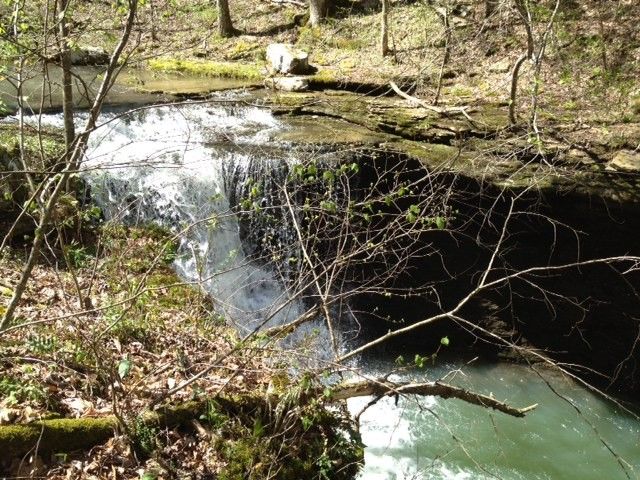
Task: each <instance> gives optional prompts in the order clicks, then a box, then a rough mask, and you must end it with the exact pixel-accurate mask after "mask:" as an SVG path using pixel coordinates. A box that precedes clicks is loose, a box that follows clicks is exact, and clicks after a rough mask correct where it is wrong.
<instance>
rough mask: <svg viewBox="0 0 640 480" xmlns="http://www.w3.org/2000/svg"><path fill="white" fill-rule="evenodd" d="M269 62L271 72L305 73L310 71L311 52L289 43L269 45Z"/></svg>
mask: <svg viewBox="0 0 640 480" xmlns="http://www.w3.org/2000/svg"><path fill="white" fill-rule="evenodd" d="M267 64H268V67H269V70H270V71H271V73H282V74H292V75H304V74H305V73H309V72H310V70H311V69H310V67H309V54H308V53H307V52H305V51H303V50H298V49H296V48H295V47H294V46H293V45H291V44H287V43H272V44H271V45H269V46H268V47H267Z"/></svg>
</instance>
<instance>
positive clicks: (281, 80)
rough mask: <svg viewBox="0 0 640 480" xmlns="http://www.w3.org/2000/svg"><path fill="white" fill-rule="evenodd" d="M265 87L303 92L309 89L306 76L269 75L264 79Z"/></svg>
mask: <svg viewBox="0 0 640 480" xmlns="http://www.w3.org/2000/svg"><path fill="white" fill-rule="evenodd" d="M264 84H265V86H266V87H267V88H271V89H273V90H282V91H284V92H303V91H305V90H308V89H309V80H308V79H307V78H306V77H271V78H267V79H265V81H264Z"/></svg>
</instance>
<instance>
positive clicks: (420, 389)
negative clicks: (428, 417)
mask: <svg viewBox="0 0 640 480" xmlns="http://www.w3.org/2000/svg"><path fill="white" fill-rule="evenodd" d="M369 395H373V396H378V397H383V396H394V395H433V396H436V397H441V398H457V399H459V400H463V401H465V402H467V403H471V404H473V405H478V406H480V407H485V408H492V409H494V410H498V411H499V412H502V413H506V414H507V415H511V416H512V417H524V416H525V415H526V414H527V413H528V412H530V411H532V410H534V409H535V408H536V407H537V406H538V404H537V403H536V404H533V405H529V406H528V407H524V408H516V407H512V406H511V405H509V404H507V403H505V402H501V401H499V400H496V399H495V398H493V397H489V396H487V395H483V394H481V393H476V392H472V391H470V390H466V389H464V388H460V387H455V386H453V385H449V384H447V383H441V382H424V383H395V382H389V381H388V380H384V379H378V380H362V381H359V382H354V383H346V384H340V385H338V386H337V387H336V388H334V390H333V391H332V395H331V398H332V399H333V400H346V399H348V398H353V397H365V396H369Z"/></svg>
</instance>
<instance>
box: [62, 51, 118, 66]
mask: <svg viewBox="0 0 640 480" xmlns="http://www.w3.org/2000/svg"><path fill="white" fill-rule="evenodd" d="M69 56H70V57H71V64H72V65H106V64H107V63H109V54H108V53H107V52H106V51H105V50H103V49H102V48H98V47H76V48H74V49H72V50H71V52H69Z"/></svg>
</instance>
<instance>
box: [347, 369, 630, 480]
mask: <svg viewBox="0 0 640 480" xmlns="http://www.w3.org/2000/svg"><path fill="white" fill-rule="evenodd" d="M385 367H387V368H390V367H391V365H385V364H379V365H376V366H374V371H375V370H379V371H380V372H382V371H384V368H385ZM453 368H454V367H451V366H449V367H437V368H435V369H433V368H432V369H428V370H426V373H423V374H419V375H415V374H412V375H411V376H410V377H406V376H405V379H407V378H412V379H415V380H425V379H429V380H435V379H437V378H439V377H441V376H442V375H444V374H446V373H447V372H449V371H451V370H452V369H453ZM541 373H542V372H541ZM542 374H543V376H544V377H545V380H547V381H548V382H549V383H550V384H551V385H552V386H553V389H555V390H556V392H557V393H558V394H559V395H562V396H563V397H565V399H566V400H565V399H563V398H561V397H559V396H558V395H557V394H555V393H554V392H553V391H552V390H551V389H550V388H549V386H548V385H547V384H546V383H545V380H543V379H542V378H540V377H539V376H538V375H537V374H536V373H535V372H533V371H532V370H530V369H529V368H527V367H524V366H518V365H508V364H498V365H490V366H488V365H484V366H467V367H464V368H463V369H462V370H461V371H460V372H458V373H456V374H455V375H452V376H450V377H449V378H448V379H447V380H446V381H448V382H449V383H453V384H455V385H459V386H462V387H467V388H471V389H474V390H476V391H478V392H481V393H485V394H492V395H493V396H494V397H495V398H497V399H500V400H505V401H508V402H509V403H510V404H512V405H514V406H518V407H524V406H528V405H531V404H533V403H538V404H539V406H538V407H537V408H536V409H535V410H534V411H533V412H531V413H529V414H528V415H527V417H526V418H523V419H519V418H513V417H510V416H507V415H505V414H502V413H499V412H493V411H488V410H486V409H483V408H481V407H476V406H473V405H469V404H466V403H464V402H462V401H460V400H450V399H449V400H443V399H435V398H433V397H422V398H408V399H400V400H399V402H398V404H397V406H396V405H395V404H394V400H393V399H385V400H383V401H381V402H379V403H378V404H376V405H375V406H374V407H371V408H370V409H368V410H367V411H366V412H365V413H364V414H363V415H362V417H361V433H362V436H363V441H364V443H365V444H366V445H367V448H366V450H365V468H364V471H363V472H362V474H361V477H360V478H361V479H366V480H382V479H384V480H387V479H389V480H390V479H489V478H500V479H554V480H555V479H582V480H588V479H594V480H596V479H597V480H600V479H607V480H609V479H611V480H613V479H626V478H632V479H636V478H640V421H638V420H637V419H636V418H634V417H633V416H632V415H631V414H627V413H624V412H622V411H620V409H619V408H616V407H615V406H613V405H612V404H610V403H608V402H606V401H603V400H601V399H600V398H598V397H596V396H594V395H593V394H591V393H590V392H589V391H587V390H585V389H584V388H581V387H579V386H577V385H575V384H573V383H571V382H568V381H565V380H563V379H562V378H559V377H558V376H557V375H555V374H551V373H549V372H544V373H542ZM368 401H369V399H353V400H351V401H350V404H349V408H350V410H351V411H352V412H358V411H359V410H361V408H362V407H363V406H364V405H366V404H367V402H368ZM576 408H577V409H578V410H579V411H578V410H576ZM603 442H604V443H603ZM605 443H606V444H607V445H605ZM607 446H608V447H607ZM608 448H610V449H611V450H613V452H615V453H611V451H609V449H608ZM616 455H617V457H616ZM623 466H624V467H623Z"/></svg>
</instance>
